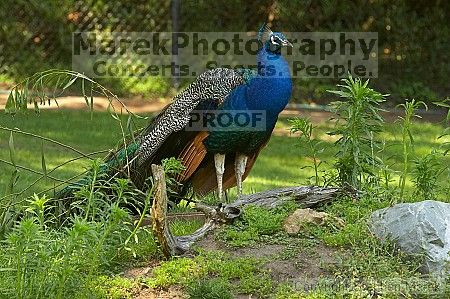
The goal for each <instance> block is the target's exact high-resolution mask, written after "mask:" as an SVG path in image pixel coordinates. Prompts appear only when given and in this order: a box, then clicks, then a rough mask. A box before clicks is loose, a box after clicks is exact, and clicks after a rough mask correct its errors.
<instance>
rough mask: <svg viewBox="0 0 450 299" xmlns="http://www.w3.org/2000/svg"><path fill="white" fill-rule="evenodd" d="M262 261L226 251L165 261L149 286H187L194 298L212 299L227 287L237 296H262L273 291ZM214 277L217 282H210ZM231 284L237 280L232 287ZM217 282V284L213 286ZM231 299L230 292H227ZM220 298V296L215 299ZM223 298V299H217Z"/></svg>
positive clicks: (226, 296) (147, 281) (156, 269)
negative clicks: (247, 294)
mask: <svg viewBox="0 0 450 299" xmlns="http://www.w3.org/2000/svg"><path fill="white" fill-rule="evenodd" d="M261 264H262V262H261V261H258V260H256V259H253V258H250V257H247V258H243V257H238V258H236V257H232V256H230V255H228V254H226V253H224V252H221V251H216V252H203V251H201V252H200V253H199V254H198V255H197V256H195V257H194V258H192V259H190V258H176V259H172V260H170V261H166V262H162V263H161V265H159V266H158V267H156V268H154V269H153V271H152V276H151V277H150V278H148V279H145V283H146V284H147V285H148V286H150V287H152V288H155V287H168V286H170V285H181V286H184V287H187V290H188V292H189V293H190V294H191V295H195V296H201V295H200V294H201V292H204V296H205V297H195V298H211V297H209V296H213V295H212V294H217V293H216V292H218V291H219V290H223V289H224V288H226V289H228V290H232V291H234V292H235V293H253V294H258V295H260V296H262V297H264V296H267V295H268V294H270V293H271V291H272V287H273V285H272V281H271V279H270V276H268V275H267V273H266V272H265V271H264V270H263V269H262V268H261ZM211 277H213V279H212V280H211V281H210V279H211ZM229 281H235V283H233V285H230V284H229V283H227V282H229ZM213 282H215V283H217V285H215V286H214V285H213ZM223 294H224V296H225V297H224V298H229V297H228V295H229V291H227V292H223ZM213 298H216V297H213ZM217 298H222V297H217Z"/></svg>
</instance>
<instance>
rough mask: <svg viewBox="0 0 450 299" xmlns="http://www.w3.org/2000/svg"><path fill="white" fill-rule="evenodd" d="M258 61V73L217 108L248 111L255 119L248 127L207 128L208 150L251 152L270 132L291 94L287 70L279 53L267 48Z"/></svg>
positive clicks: (233, 124) (263, 50) (260, 53)
mask: <svg viewBox="0 0 450 299" xmlns="http://www.w3.org/2000/svg"><path fill="white" fill-rule="evenodd" d="M257 62H258V64H259V69H258V74H257V75H256V76H255V77H254V78H252V79H251V80H250V81H249V82H248V83H247V84H245V85H241V86H239V87H237V88H236V89H234V90H233V92H231V93H230V94H229V95H228V96H227V98H226V99H225V101H224V103H223V105H222V106H221V107H220V108H219V110H220V111H224V112H230V111H231V112H232V111H238V112H242V111H247V112H248V114H249V115H250V117H251V118H252V120H254V119H257V122H253V123H251V124H250V126H249V127H247V128H243V127H242V126H240V124H237V123H232V124H231V127H227V128H225V129H223V128H220V126H219V127H215V128H210V129H209V131H210V135H209V137H208V138H207V139H206V140H205V146H206V147H207V149H208V151H210V152H220V153H227V152H236V151H239V152H244V153H250V152H253V151H254V150H256V149H257V148H258V147H260V146H261V145H262V143H264V142H265V141H266V139H267V138H268V136H270V134H271V133H272V130H273V128H274V126H275V123H276V121H277V119H278V114H279V113H280V112H281V111H282V110H283V109H284V108H285V107H286V105H287V103H288V101H289V99H290V97H291V94H292V80H291V76H290V70H289V66H288V64H287V62H286V60H285V59H284V58H283V56H282V55H280V54H276V53H272V52H270V51H267V50H266V48H263V49H261V51H260V52H259V53H258V55H257ZM219 113H220V112H219ZM253 124H256V126H254V125H253ZM261 125H263V127H261ZM233 126H234V128H235V130H233Z"/></svg>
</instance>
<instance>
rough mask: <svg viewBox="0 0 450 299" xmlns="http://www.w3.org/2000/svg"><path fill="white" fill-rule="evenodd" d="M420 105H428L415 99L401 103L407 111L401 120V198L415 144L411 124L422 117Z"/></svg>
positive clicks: (401, 197)
mask: <svg viewBox="0 0 450 299" xmlns="http://www.w3.org/2000/svg"><path fill="white" fill-rule="evenodd" d="M420 106H424V107H425V108H426V107H427V106H426V104H425V103H424V102H416V101H415V100H414V99H413V100H411V101H409V102H408V101H407V102H405V103H404V104H400V107H402V108H403V109H404V111H405V114H404V116H401V117H400V120H401V128H402V147H403V151H402V153H403V165H402V173H401V176H400V181H399V187H400V200H402V199H403V194H404V191H405V184H406V177H407V175H408V167H409V162H410V161H409V156H410V154H411V152H412V149H413V145H414V138H413V134H412V132H411V124H412V122H413V118H414V117H420V116H418V115H417V114H416V111H417V109H419V107H420Z"/></svg>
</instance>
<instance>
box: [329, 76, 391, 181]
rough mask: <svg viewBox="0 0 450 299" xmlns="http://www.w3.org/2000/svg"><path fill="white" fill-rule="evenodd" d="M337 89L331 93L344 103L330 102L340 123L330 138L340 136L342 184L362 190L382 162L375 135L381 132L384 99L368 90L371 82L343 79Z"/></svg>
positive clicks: (339, 166)
mask: <svg viewBox="0 0 450 299" xmlns="http://www.w3.org/2000/svg"><path fill="white" fill-rule="evenodd" d="M342 81H343V84H342V85H338V87H339V89H338V90H331V91H329V92H331V93H333V94H336V95H338V96H339V97H341V98H342V99H343V100H342V101H336V102H333V103H331V107H332V111H333V113H334V114H335V118H336V120H337V122H336V126H335V129H334V130H332V131H331V132H330V133H329V134H330V135H337V136H339V139H338V140H337V141H336V143H335V145H336V146H337V154H336V157H337V162H336V163H335V168H336V169H337V171H338V175H339V182H340V184H341V185H345V184H348V185H350V186H353V187H355V188H357V189H360V188H361V186H362V184H363V181H364V179H365V178H366V177H367V176H372V175H373V169H374V168H375V167H377V166H378V164H379V162H380V161H379V159H378V157H376V156H375V150H374V148H376V147H377V142H376V139H375V138H376V134H377V133H378V132H380V131H381V128H382V125H383V122H384V121H383V118H382V117H381V115H380V112H381V109H380V108H379V105H380V104H381V103H382V102H384V101H385V99H384V98H385V96H384V95H382V94H380V93H378V92H376V91H374V90H373V89H371V88H369V87H368V84H369V80H367V81H365V82H363V81H362V80H361V79H359V78H356V79H353V78H352V77H351V76H350V77H349V78H348V79H343V80H342Z"/></svg>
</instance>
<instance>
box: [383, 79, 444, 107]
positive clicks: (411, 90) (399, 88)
mask: <svg viewBox="0 0 450 299" xmlns="http://www.w3.org/2000/svg"><path fill="white" fill-rule="evenodd" d="M391 91H392V93H393V94H395V95H396V96H398V97H399V98H400V99H419V100H421V101H423V102H425V103H431V102H433V101H437V100H438V96H437V95H436V93H435V92H434V91H432V90H431V89H430V88H429V87H428V86H426V85H425V84H424V83H422V82H409V81H402V82H396V83H394V84H392V86H391Z"/></svg>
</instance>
